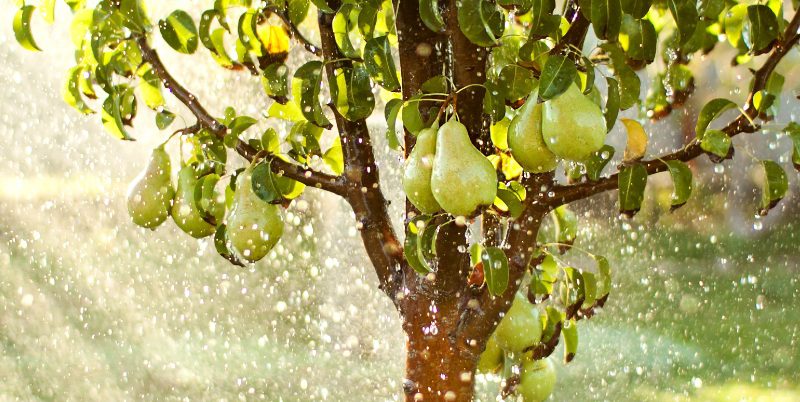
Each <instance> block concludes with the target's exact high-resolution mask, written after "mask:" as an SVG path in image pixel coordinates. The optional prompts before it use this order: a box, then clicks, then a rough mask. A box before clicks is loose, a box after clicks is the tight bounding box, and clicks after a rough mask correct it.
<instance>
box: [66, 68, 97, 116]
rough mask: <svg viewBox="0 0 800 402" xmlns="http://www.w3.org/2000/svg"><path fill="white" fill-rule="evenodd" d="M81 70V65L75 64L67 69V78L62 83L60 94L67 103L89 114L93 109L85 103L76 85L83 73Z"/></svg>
mask: <svg viewBox="0 0 800 402" xmlns="http://www.w3.org/2000/svg"><path fill="white" fill-rule="evenodd" d="M83 71H84V70H83V67H81V66H75V67H73V68H71V69H70V70H69V73H68V75H67V80H66V82H65V83H64V88H63V90H62V92H61V94H62V97H63V98H64V101H65V102H67V104H68V105H70V106H72V107H73V108H75V109H76V110H77V111H79V112H81V113H83V114H90V113H94V111H93V110H92V109H91V108H90V107H89V106H88V105H86V102H84V100H83V96H82V95H81V91H80V89H79V86H78V83H79V79H80V75H81V74H83Z"/></svg>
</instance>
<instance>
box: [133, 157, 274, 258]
mask: <svg viewBox="0 0 800 402" xmlns="http://www.w3.org/2000/svg"><path fill="white" fill-rule="evenodd" d="M253 166H254V165H251V166H250V167H248V168H247V169H245V170H244V171H243V172H242V173H241V174H239V176H238V179H237V182H236V184H237V186H236V192H235V194H234V195H233V200H232V202H231V204H230V208H229V209H228V215H227V218H226V221H227V227H226V231H225V236H226V240H227V241H226V245H227V247H228V248H229V249H230V250H231V251H233V252H234V253H235V254H236V256H237V257H239V258H240V259H243V260H246V261H249V262H255V261H258V260H260V259H262V258H264V256H265V255H267V253H268V252H269V251H270V250H271V249H272V247H274V246H275V243H277V242H278V240H279V239H280V238H281V235H283V215H282V213H281V211H280V209H279V207H278V206H277V205H273V204H270V203H268V202H265V201H263V200H262V199H261V198H259V197H258V196H257V195H256V194H255V192H254V191H253V187H252V185H251V180H252V169H253ZM199 182H200V178H199V177H198V174H197V171H196V169H195V167H194V166H193V165H186V166H184V167H182V168H181V169H180V171H179V172H178V186H177V189H176V188H174V187H173V184H172V173H171V164H170V158H169V154H167V152H166V151H165V150H164V145H161V146H159V147H157V148H155V149H154V150H153V152H152V154H151V156H150V161H149V163H148V165H147V167H146V168H145V170H144V171H143V172H142V173H141V174H139V176H137V177H136V179H134V181H133V182H132V183H131V186H130V188H129V189H128V214H129V215H130V217H131V219H132V220H133V223H135V224H137V225H139V226H142V227H145V228H149V229H155V228H156V227H158V226H159V225H161V224H162V223H164V221H165V220H166V219H167V217H168V216H170V215H171V216H172V219H173V220H174V221H175V224H176V225H177V226H178V227H179V228H180V229H181V230H183V231H184V232H186V233H187V234H189V235H190V236H192V237H195V238H198V239H199V238H203V237H207V236H210V235H212V234H214V233H215V232H216V231H217V226H216V225H214V224H213V223H212V222H209V220H212V221H214V222H220V221H221V220H222V219H223V218H225V203H224V202H220V201H217V200H213V199H212V200H207V204H208V205H205V207H206V208H203V210H201V208H200V207H199V206H198V205H197V204H198V202H197V201H196V198H195V197H196V195H195V193H196V191H197V190H198V184H199ZM204 202H206V200H204ZM204 211H205V212H204ZM208 215H210V216H211V218H212V219H209V218H208Z"/></svg>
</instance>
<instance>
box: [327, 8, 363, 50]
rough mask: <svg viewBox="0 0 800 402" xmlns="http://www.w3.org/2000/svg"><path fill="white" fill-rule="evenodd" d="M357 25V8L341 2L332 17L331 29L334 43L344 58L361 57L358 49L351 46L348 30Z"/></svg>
mask: <svg viewBox="0 0 800 402" xmlns="http://www.w3.org/2000/svg"><path fill="white" fill-rule="evenodd" d="M357 25H358V9H357V8H355V7H354V5H352V4H347V3H345V4H342V7H341V8H339V11H337V12H336V15H335V16H334V17H333V23H332V25H331V29H332V30H333V37H334V39H335V40H336V45H337V46H338V47H339V50H340V51H341V52H342V55H343V56H344V57H346V58H351V59H353V58H359V57H361V52H360V50H358V49H356V48H355V47H354V46H353V43H352V42H351V41H350V32H351V31H352V30H353V29H354V28H355V27H356V26H357Z"/></svg>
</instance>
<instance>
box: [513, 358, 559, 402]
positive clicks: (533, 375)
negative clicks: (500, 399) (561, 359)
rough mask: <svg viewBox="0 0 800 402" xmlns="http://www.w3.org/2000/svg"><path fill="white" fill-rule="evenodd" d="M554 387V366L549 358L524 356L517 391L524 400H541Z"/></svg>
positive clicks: (531, 401) (547, 395)
mask: <svg viewBox="0 0 800 402" xmlns="http://www.w3.org/2000/svg"><path fill="white" fill-rule="evenodd" d="M555 387H556V368H555V366H554V365H553V361H552V360H550V358H549V357H548V358H545V359H541V360H532V359H530V358H529V357H527V356H526V358H525V359H524V360H523V362H522V369H521V370H520V373H519V385H517V393H518V394H519V395H520V396H522V400H523V401H524V402H543V401H545V400H547V398H549V397H550V394H552V393H553V389H555Z"/></svg>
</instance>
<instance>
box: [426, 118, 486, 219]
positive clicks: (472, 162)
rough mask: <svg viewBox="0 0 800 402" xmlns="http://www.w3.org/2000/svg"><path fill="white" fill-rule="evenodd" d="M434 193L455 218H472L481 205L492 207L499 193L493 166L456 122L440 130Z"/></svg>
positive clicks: (433, 173)
mask: <svg viewBox="0 0 800 402" xmlns="http://www.w3.org/2000/svg"><path fill="white" fill-rule="evenodd" d="M431 190H432V191H433V196H434V198H436V201H437V202H438V203H439V205H441V206H442V209H444V210H445V211H447V213H449V214H451V215H455V216H469V215H471V214H472V213H473V212H475V210H476V209H478V207H479V206H481V205H491V204H492V203H493V202H494V198H495V195H496V194H497V173H496V172H495V169H494V166H492V163H491V162H489V160H488V159H486V157H485V156H484V155H483V154H482V153H481V152H480V151H478V149H477V148H475V146H474V145H472V142H471V141H470V139H469V134H468V133H467V128H466V127H465V126H464V125H463V124H461V123H459V122H457V121H456V120H455V119H451V120H450V121H448V122H447V123H445V124H444V125H442V127H440V128H439V132H438V134H437V138H436V155H435V157H434V158H433V171H432V172H431Z"/></svg>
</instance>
